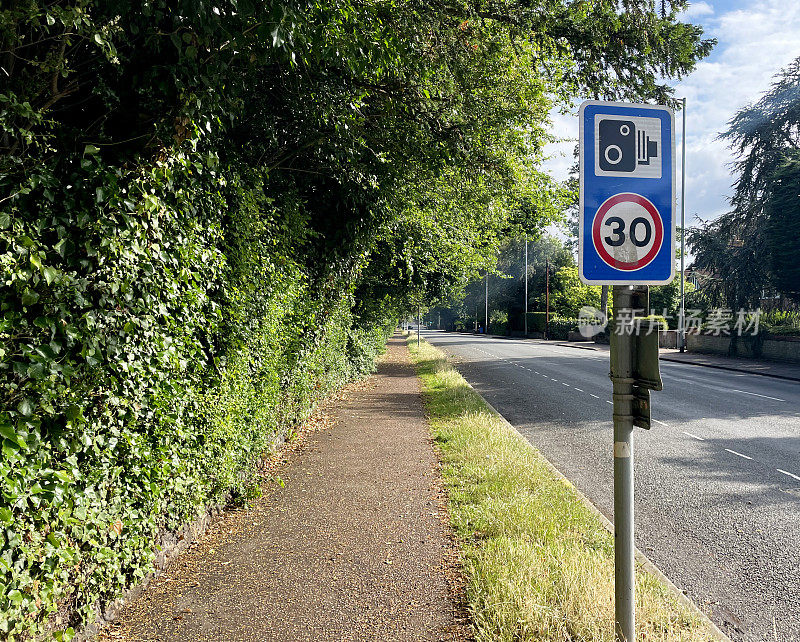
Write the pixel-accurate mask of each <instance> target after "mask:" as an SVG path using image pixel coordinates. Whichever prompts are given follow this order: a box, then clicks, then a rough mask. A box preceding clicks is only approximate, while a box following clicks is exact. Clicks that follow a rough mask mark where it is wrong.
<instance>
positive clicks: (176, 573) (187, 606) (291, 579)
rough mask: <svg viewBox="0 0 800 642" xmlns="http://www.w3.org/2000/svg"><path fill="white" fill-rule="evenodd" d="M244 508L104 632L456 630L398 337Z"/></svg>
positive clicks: (426, 453) (352, 635) (119, 636)
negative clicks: (275, 479) (275, 480)
mask: <svg viewBox="0 0 800 642" xmlns="http://www.w3.org/2000/svg"><path fill="white" fill-rule="evenodd" d="M330 412H331V413H332V415H333V418H334V421H333V425H332V427H330V428H328V429H326V430H321V431H319V432H314V433H311V435H310V436H309V437H308V441H307V442H306V443H305V444H304V446H303V447H302V448H301V449H300V451H299V452H298V453H297V454H294V455H292V456H290V457H289V461H288V463H287V464H286V465H285V466H284V467H282V468H281V469H280V470H279V471H278V474H279V475H280V477H281V478H282V479H283V481H284V483H285V486H284V487H280V486H279V485H278V484H273V486H274V488H272V489H271V490H269V491H268V492H267V493H265V496H264V497H262V498H261V499H259V500H256V501H255V502H254V505H253V506H252V508H251V509H250V510H247V511H239V512H237V513H235V514H233V515H231V516H228V517H226V518H224V519H223V520H222V522H221V523H220V524H219V525H218V527H217V528H215V529H214V532H213V533H212V534H210V535H208V536H207V537H204V538H203V540H202V541H201V542H200V543H199V545H198V546H196V547H193V548H192V549H191V550H190V551H189V552H187V553H186V554H184V555H182V556H180V557H179V558H177V559H176V561H175V562H173V563H172V564H171V565H170V566H169V567H168V569H167V571H166V572H165V573H164V574H163V575H162V576H161V577H160V578H158V579H157V580H155V581H154V582H153V583H152V584H151V585H150V586H149V587H148V588H147V589H146V590H145V591H144V592H143V593H142V595H141V596H140V597H139V598H138V599H137V600H135V601H134V602H133V603H131V604H130V605H128V606H127V607H126V608H125V609H124V610H123V611H122V613H121V616H120V620H119V622H118V623H117V624H116V625H114V626H112V627H108V628H107V629H106V630H104V631H103V632H102V633H101V639H107V640H131V641H134V640H137V641H138V640H142V641H144V640H163V641H176V642H177V641H178V640H180V641H185V640H226V641H230V642H235V641H239V640H241V641H249V640H258V641H263V640H463V639H467V637H468V635H467V628H466V625H465V624H464V618H463V617H461V615H460V613H461V611H460V610H459V609H458V608H457V607H456V605H455V601H454V600H453V598H452V597H451V588H450V585H451V583H450V582H449V581H448V577H451V578H452V560H453V549H452V545H451V542H450V540H449V539H448V531H447V527H446V525H445V524H444V522H443V519H442V516H443V513H442V508H441V502H440V491H439V488H440V487H439V482H438V472H437V469H436V458H435V455H434V452H433V448H432V446H431V442H430V439H429V433H428V425H427V423H426V421H425V415H424V412H423V407H422V400H421V396H420V388H419V382H418V379H417V377H416V375H415V373H414V368H413V366H412V364H411V362H410V359H409V355H408V350H407V348H406V347H405V342H404V341H403V340H402V339H400V338H399V337H398V336H395V337H393V338H392V339H390V341H389V346H388V351H387V354H386V355H385V357H384V359H383V361H382V362H381V364H380V366H379V368H378V371H377V373H376V374H375V375H373V376H372V377H370V378H369V379H367V380H366V382H365V383H364V384H362V385H360V386H358V387H357V389H356V391H355V392H353V393H351V394H350V395H348V396H346V397H345V398H344V399H343V400H340V401H339V402H336V403H335V404H333V407H332V408H330Z"/></svg>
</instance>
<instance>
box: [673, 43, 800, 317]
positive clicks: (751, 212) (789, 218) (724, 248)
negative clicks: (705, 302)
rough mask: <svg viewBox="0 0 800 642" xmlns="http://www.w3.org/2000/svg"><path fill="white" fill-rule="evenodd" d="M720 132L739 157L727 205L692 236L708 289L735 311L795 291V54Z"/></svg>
mask: <svg viewBox="0 0 800 642" xmlns="http://www.w3.org/2000/svg"><path fill="white" fill-rule="evenodd" d="M721 137H722V138H723V139H724V140H727V141H729V142H730V146H731V149H732V150H733V152H734V153H735V154H736V156H737V161H736V164H735V166H734V169H735V172H736V180H735V182H734V185H733V187H734V193H733V197H732V198H731V205H732V209H731V211H730V212H727V213H726V214H723V215H722V216H721V217H719V218H718V219H717V220H715V221H712V222H710V223H707V224H705V225H702V226H700V227H699V228H697V229H695V230H693V231H692V232H691V233H690V234H689V243H690V245H691V247H692V251H693V253H694V254H695V261H694V265H695V267H697V268H700V269H701V270H702V271H704V272H705V280H706V283H705V290H706V291H707V292H708V294H709V295H710V296H711V297H712V298H713V299H715V300H716V301H721V302H724V303H725V304H726V305H729V306H730V307H736V308H738V307H741V306H744V305H757V304H758V301H759V300H760V298H761V295H762V292H763V291H764V290H766V289H775V290H777V291H778V292H781V293H783V294H786V295H790V296H797V293H798V291H800V272H798V269H797V261H796V258H795V257H796V256H797V253H798V252H800V241H798V237H797V235H796V234H793V233H792V230H796V229H798V226H800V197H798V194H800V192H798V187H800V185H799V184H798V181H800V164H798V153H799V152H798V149H799V148H800V58H798V59H797V60H795V61H794V62H793V63H792V64H791V65H789V67H787V68H786V69H784V70H783V71H781V72H780V73H779V74H778V75H777V77H776V78H775V80H774V82H773V84H772V87H771V88H770V89H769V91H767V92H766V93H765V94H764V96H763V97H762V98H761V99H760V100H758V101H757V102H756V103H754V104H752V105H748V106H747V107H744V108H743V109H741V110H739V111H738V112H737V113H736V114H735V115H734V117H733V118H732V119H731V121H730V123H729V127H728V129H727V130H726V131H725V132H724V133H723V134H722V135H721Z"/></svg>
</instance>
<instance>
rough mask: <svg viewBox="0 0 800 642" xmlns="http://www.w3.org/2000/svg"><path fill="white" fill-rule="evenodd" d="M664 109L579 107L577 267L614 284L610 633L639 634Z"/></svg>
mask: <svg viewBox="0 0 800 642" xmlns="http://www.w3.org/2000/svg"><path fill="white" fill-rule="evenodd" d="M674 130H675V127H674V115H673V113H672V110H671V109H669V108H668V107H662V106H653V105H633V104H625V103H609V102H599V101H587V102H585V103H583V104H582V105H581V109H580V205H579V207H580V210H579V211H580V216H579V219H580V234H579V239H578V248H579V254H578V255H579V259H578V266H579V267H578V270H579V273H580V277H581V280H582V281H583V282H584V283H587V284H590V285H612V286H614V287H613V295H612V296H613V305H614V315H615V316H616V319H615V323H614V324H612V334H611V380H612V384H613V404H614V564H615V580H614V597H615V624H614V636H615V639H616V640H617V641H618V642H634V640H635V639H636V612H635V605H636V594H635V586H636V585H635V581H636V576H635V563H634V560H635V558H634V553H635V550H636V549H635V543H634V526H633V524H634V521H633V509H634V502H633V427H634V426H641V427H643V428H650V390H661V377H660V374H659V372H658V332H657V331H656V333H655V334H652V328H650V329H649V331H648V332H647V334H643V332H642V326H641V325H640V322H641V317H642V316H644V315H647V313H648V311H649V302H648V288H647V285H648V284H665V283H669V282H670V281H671V280H672V279H673V278H674V276H675V216H674V208H675V137H674Z"/></svg>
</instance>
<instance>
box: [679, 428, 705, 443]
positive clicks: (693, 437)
mask: <svg viewBox="0 0 800 642" xmlns="http://www.w3.org/2000/svg"><path fill="white" fill-rule="evenodd" d="M681 432H682V433H683V434H684V435H689V437H691V438H692V439H697V441H705V439H703V438H702V437H698V436H697V435H693V434H692V433H690V432H686V431H685V430H681Z"/></svg>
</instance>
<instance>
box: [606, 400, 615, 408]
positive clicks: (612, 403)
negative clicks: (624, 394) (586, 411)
mask: <svg viewBox="0 0 800 642" xmlns="http://www.w3.org/2000/svg"><path fill="white" fill-rule="evenodd" d="M606 403H610V404H611V405H612V406H613V405H614V402H613V401H609V400H608V399H606Z"/></svg>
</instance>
